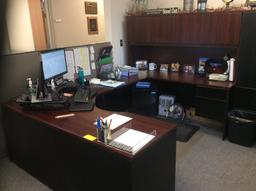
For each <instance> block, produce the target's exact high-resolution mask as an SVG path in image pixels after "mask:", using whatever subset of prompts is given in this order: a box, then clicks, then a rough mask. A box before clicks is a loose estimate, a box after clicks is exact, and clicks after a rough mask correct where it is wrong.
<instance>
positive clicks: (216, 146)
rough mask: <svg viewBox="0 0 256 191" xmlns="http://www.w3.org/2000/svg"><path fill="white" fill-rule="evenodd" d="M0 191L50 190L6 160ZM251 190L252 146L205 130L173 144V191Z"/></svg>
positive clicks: (255, 168) (255, 172)
mask: <svg viewBox="0 0 256 191" xmlns="http://www.w3.org/2000/svg"><path fill="white" fill-rule="evenodd" d="M0 190H1V191H50V189H49V188H48V187H46V186H45V185H43V184H42V183H40V182H39V181H37V180H36V179H35V178H33V177H32V176H30V175H28V174H27V173H26V172H25V171H23V170H22V169H20V168H19V167H17V166H16V165H15V164H13V163H12V162H10V161H9V160H8V159H3V160H1V161H0ZM255 190H256V147H252V148H246V147H242V146H239V145H235V144H233V143H230V142H228V141H222V140H221V133H220V132H218V131H216V130H211V129H207V128H201V129H200V130H199V131H197V132H196V133H195V134H194V136H193V137H192V138H191V139H190V140H189V141H188V142H186V143H182V142H177V162H176V191H255ZM160 191H161V190H160Z"/></svg>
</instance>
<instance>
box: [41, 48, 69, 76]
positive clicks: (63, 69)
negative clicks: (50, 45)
mask: <svg viewBox="0 0 256 191" xmlns="http://www.w3.org/2000/svg"><path fill="white" fill-rule="evenodd" d="M41 59H42V74H43V79H44V80H45V81H46V80H50V79H55V78H57V77H59V76H62V75H63V74H66V73H67V63H66V57H65V50H64V49H54V50H48V51H43V52H41Z"/></svg>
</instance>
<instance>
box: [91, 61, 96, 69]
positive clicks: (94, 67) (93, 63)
mask: <svg viewBox="0 0 256 191" xmlns="http://www.w3.org/2000/svg"><path fill="white" fill-rule="evenodd" d="M91 67H92V70H96V64H95V62H92V63H91Z"/></svg>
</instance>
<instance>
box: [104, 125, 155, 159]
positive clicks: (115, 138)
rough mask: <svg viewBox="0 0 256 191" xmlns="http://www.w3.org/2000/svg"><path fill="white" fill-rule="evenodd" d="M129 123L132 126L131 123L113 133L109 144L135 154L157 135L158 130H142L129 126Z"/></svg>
mask: <svg viewBox="0 0 256 191" xmlns="http://www.w3.org/2000/svg"><path fill="white" fill-rule="evenodd" d="M129 125H130V126H131V124H130V123H129V124H128V125H126V126H125V127H122V128H121V129H119V130H118V131H116V132H115V133H114V134H112V135H111V140H109V143H108V146H110V147H113V148H115V149H118V150H121V151H123V152H126V153H128V154H131V155H135V154H136V153H137V152H138V151H140V150H141V149H142V148H143V147H144V146H146V145H147V144H149V143H150V142H151V141H152V140H153V139H154V138H155V137H156V130H153V131H150V132H142V131H138V130H134V129H131V128H127V126H129Z"/></svg>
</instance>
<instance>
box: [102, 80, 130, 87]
mask: <svg viewBox="0 0 256 191" xmlns="http://www.w3.org/2000/svg"><path fill="white" fill-rule="evenodd" d="M124 84H125V83H124V82H120V81H115V80H106V81H101V82H100V85H102V86H107V87H111V88H116V87H118V86H121V85H124Z"/></svg>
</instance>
